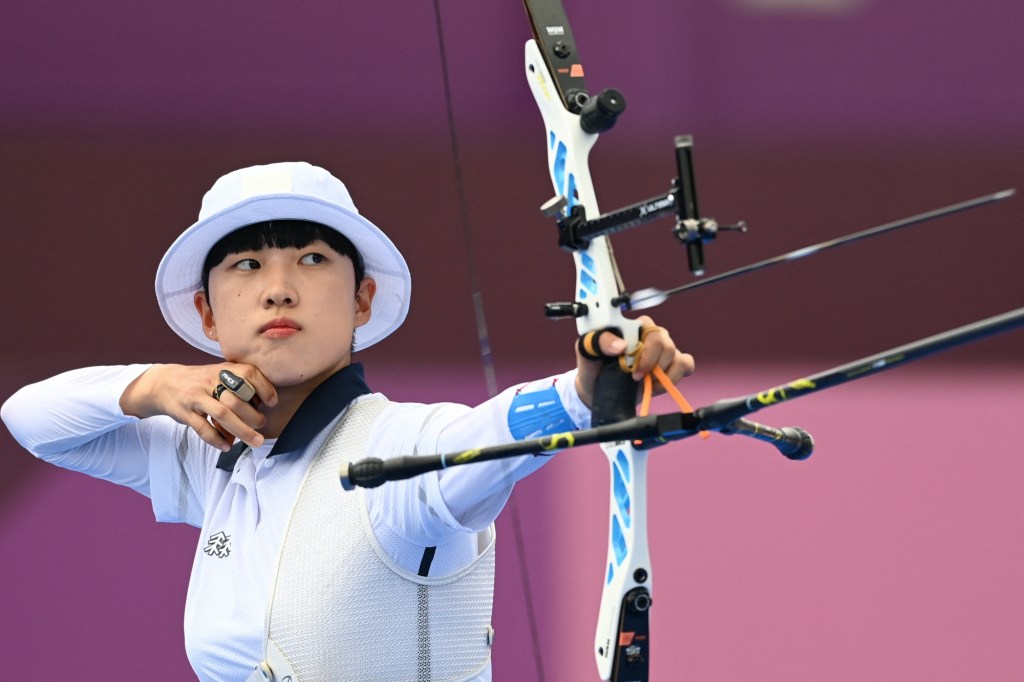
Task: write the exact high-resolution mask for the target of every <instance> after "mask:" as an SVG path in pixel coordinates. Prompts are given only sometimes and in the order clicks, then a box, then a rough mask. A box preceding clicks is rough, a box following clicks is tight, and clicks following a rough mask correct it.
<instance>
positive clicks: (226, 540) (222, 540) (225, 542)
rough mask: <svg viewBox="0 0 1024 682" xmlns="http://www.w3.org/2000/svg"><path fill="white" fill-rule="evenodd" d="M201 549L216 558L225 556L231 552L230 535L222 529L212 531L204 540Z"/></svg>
mask: <svg viewBox="0 0 1024 682" xmlns="http://www.w3.org/2000/svg"><path fill="white" fill-rule="evenodd" d="M203 551H204V552H206V553H207V554H209V555H210V556H215V557H217V558H218V559H223V558H225V557H227V555H228V554H231V536H230V535H228V534H227V533H225V532H224V531H219V532H217V533H214V534H213V535H211V536H210V539H209V540H207V541H206V547H204V548H203Z"/></svg>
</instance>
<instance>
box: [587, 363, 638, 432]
mask: <svg viewBox="0 0 1024 682" xmlns="http://www.w3.org/2000/svg"><path fill="white" fill-rule="evenodd" d="M591 412H592V413H593V415H592V417H591V421H592V422H593V425H594V426H604V425H605V424H614V423H616V422H620V421H623V420H626V419H632V418H633V417H635V416H636V382H635V381H633V377H632V376H631V375H630V374H629V373H628V372H624V371H622V368H621V367H620V366H619V358H618V357H614V358H605V359H604V364H602V365H601V371H600V373H599V374H598V375H597V382H596V383H595V384H594V404H593V405H592V406H591Z"/></svg>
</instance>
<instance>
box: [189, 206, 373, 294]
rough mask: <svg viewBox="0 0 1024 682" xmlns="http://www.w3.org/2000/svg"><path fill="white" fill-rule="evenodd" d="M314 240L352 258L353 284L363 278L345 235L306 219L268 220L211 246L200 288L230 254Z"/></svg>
mask: <svg viewBox="0 0 1024 682" xmlns="http://www.w3.org/2000/svg"><path fill="white" fill-rule="evenodd" d="M317 241H320V242H324V243H325V244H327V245H328V246H329V247H331V249H333V250H334V251H337V252H338V253H339V254H341V255H342V256H346V257H347V258H348V259H349V260H351V261H352V267H353V269H354V270H355V275H356V286H358V285H359V283H360V282H362V281H363V276H364V274H365V269H364V267H363V259H362V257H361V256H360V255H359V252H358V251H356V247H355V246H353V245H352V242H350V241H349V240H348V237H346V236H345V235H343V234H341V233H340V232H338V231H337V230H335V229H333V228H330V227H327V226H326V225H321V224H320V223H314V222H311V221H308V220H268V221H265V222H262V223H254V224H252V225H247V226H246V227H241V228H239V229H237V230H235V231H234V232H231V233H230V234H228V235H226V236H225V237H224V238H223V239H221V240H220V241H219V242H217V243H216V244H214V245H213V248H211V249H210V252H209V253H208V254H207V255H206V260H205V261H204V262H203V289H204V290H209V284H210V270H212V269H213V268H215V267H217V266H218V265H220V263H221V262H222V261H223V260H224V259H225V258H227V257H228V256H230V255H232V254H236V253H242V252H243V251H259V250H260V249H265V248H271V249H302V248H305V247H307V246H309V245H310V244H312V243H313V242H317Z"/></svg>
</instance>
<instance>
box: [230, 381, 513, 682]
mask: <svg viewBox="0 0 1024 682" xmlns="http://www.w3.org/2000/svg"><path fill="white" fill-rule="evenodd" d="M388 404H389V403H388V401H387V400H383V399H375V400H362V401H359V402H357V403H356V404H354V405H352V406H351V407H350V408H349V410H348V413H347V414H346V415H345V416H344V417H343V418H342V419H341V421H340V422H339V424H338V426H337V427H336V428H335V431H334V432H333V433H332V434H331V436H330V437H329V438H328V439H327V441H326V443H325V444H324V446H323V448H322V449H321V450H320V452H319V453H317V456H316V457H315V459H314V460H313V462H312V464H311V465H310V469H309V471H308V472H307V474H306V479H305V481H304V482H303V484H302V487H301V489H300V492H299V496H298V499H297V501H296V503H295V508H294V510H293V511H292V515H291V519H290V521H289V525H288V529H287V531H286V534H285V539H284V543H283V547H282V550H281V556H280V559H279V562H278V568H277V575H276V578H275V581H274V587H273V593H272V595H271V598H270V608H269V611H268V614H267V627H266V631H267V646H266V653H265V659H264V661H263V662H261V663H260V664H258V665H257V666H256V670H255V671H254V672H253V674H252V675H251V676H250V678H249V682H316V681H329V682H345V681H349V680H351V681H352V682H366V681H368V680H394V681H396V682H397V681H399V680H401V681H405V680H408V681H410V682H419V681H427V680H431V681H445V682H458V681H461V680H471V679H473V678H474V677H476V676H478V675H479V674H481V673H482V672H483V670H484V668H485V667H486V665H487V663H488V661H489V660H490V641H491V633H492V630H491V626H490V622H491V605H492V600H493V594H494V532H493V527H492V529H490V530H488V531H485V532H483V533H481V534H480V542H479V543H478V544H479V546H480V553H479V554H478V555H477V557H476V558H475V559H474V560H473V561H471V562H470V563H469V564H468V565H467V566H465V567H463V568H461V569H459V570H458V571H456V572H455V573H452V574H450V575H446V576H442V577H436V578H435V577H424V576H420V575H417V574H415V573H411V572H409V571H406V570H404V569H403V568H401V567H400V566H398V565H397V564H395V563H394V562H393V561H392V560H391V558H390V557H388V555H387V554H386V553H385V552H384V551H383V549H382V548H381V546H380V544H379V542H378V541H377V538H376V537H375V536H374V533H373V529H372V528H371V526H370V518H369V512H368V511H367V507H366V497H365V493H364V491H362V490H359V491H358V492H344V491H343V490H342V489H341V486H340V485H339V483H338V470H339V467H340V466H341V465H342V464H343V463H344V462H348V461H351V460H354V459H359V458H361V457H364V456H366V454H367V453H366V444H367V441H368V439H369V436H370V431H371V429H372V427H373V425H374V423H375V422H376V420H377V418H378V417H379V416H380V414H381V413H382V412H383V411H384V409H385V408H386V407H387V406H388Z"/></svg>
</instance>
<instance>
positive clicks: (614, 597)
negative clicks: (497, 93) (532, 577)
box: [526, 40, 651, 680]
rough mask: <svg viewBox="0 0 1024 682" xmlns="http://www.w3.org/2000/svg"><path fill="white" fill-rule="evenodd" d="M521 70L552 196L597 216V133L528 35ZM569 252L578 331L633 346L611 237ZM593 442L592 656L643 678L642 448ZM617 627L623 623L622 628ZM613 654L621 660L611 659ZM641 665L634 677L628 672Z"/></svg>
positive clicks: (609, 668)
mask: <svg viewBox="0 0 1024 682" xmlns="http://www.w3.org/2000/svg"><path fill="white" fill-rule="evenodd" d="M526 76H527V80H528V82H529V84H530V89H531V91H532V92H533V95H534V98H535V100H536V101H537V106H538V108H539V109H540V112H541V115H542V117H543V119H544V125H545V127H546V131H547V142H548V169H549V171H550V174H551V182H552V185H553V186H554V189H555V193H556V195H559V196H562V197H564V198H565V200H566V202H567V205H566V207H565V211H566V212H568V211H569V210H571V209H572V207H573V206H574V205H576V204H579V205H581V206H582V207H583V208H584V209H585V210H586V213H587V215H591V216H597V215H600V211H599V210H598V206H597V198H596V196H595V193H594V187H593V183H592V181H591V178H590V170H589V167H588V157H589V154H590V150H591V149H592V148H593V146H594V143H595V142H596V141H597V138H598V135H597V134H591V133H586V132H584V131H583V129H582V128H581V127H580V122H579V116H578V115H577V114H574V113H572V112H570V111H569V110H568V109H566V107H565V106H564V104H563V103H562V101H561V99H560V97H559V94H558V90H557V88H556V87H555V85H554V81H553V79H552V77H551V74H550V72H549V70H548V68H547V65H546V63H545V61H544V58H543V55H542V54H541V52H540V49H539V48H538V46H537V44H536V42H535V41H533V40H530V41H528V42H527V43H526ZM573 258H574V260H575V263H576V301H577V302H578V303H581V304H584V305H585V306H586V311H587V312H586V314H584V315H582V316H580V317H577V319H576V328H577V331H578V332H579V333H580V334H581V335H582V334H585V333H587V332H589V331H593V330H597V329H605V328H608V327H613V328H617V329H619V330H621V332H622V334H623V338H625V340H626V341H627V343H628V344H629V351H630V352H633V351H635V350H636V349H637V347H638V344H639V341H640V324H639V323H638V322H637V321H635V320H629V319H627V318H625V317H623V316H622V313H621V311H620V309H619V307H618V306H616V305H614V304H613V303H612V300H613V299H615V298H616V297H618V296H619V295H620V294H621V291H622V286H621V283H620V279H619V275H618V269H617V267H616V266H615V260H614V256H613V254H612V250H611V243H610V242H609V241H608V239H607V238H606V237H597V238H595V239H593V240H591V242H590V244H589V245H588V246H587V248H585V249H581V250H574V251H573ZM614 371H618V370H617V369H616V370H614ZM601 449H602V450H603V451H604V453H605V455H606V456H607V457H608V462H609V467H610V472H611V504H610V505H609V543H608V561H607V564H606V573H605V576H604V591H603V592H602V596H601V607H600V612H599V617H598V624H597V632H596V635H595V640H594V656H595V660H596V663H597V668H598V674H599V675H600V677H601V679H602V680H608V679H619V674H618V670H620V669H622V668H623V667H624V666H626V665H627V660H626V659H627V658H628V659H629V661H628V665H629V669H630V672H631V678H632V679H647V661H648V660H649V648H648V647H649V642H650V639H649V631H648V617H647V615H648V614H647V609H646V606H647V605H649V604H650V589H651V569H650V560H649V554H648V550H647V513H646V499H647V498H646V489H647V452H645V451H641V450H636V449H635V448H634V447H633V446H632V444H631V443H630V442H628V441H622V442H616V443H606V444H602V446H601ZM637 590H641V591H642V592H641V593H640V597H641V600H640V604H639V606H640V607H641V608H636V607H634V608H631V609H625V613H624V603H625V600H626V599H627V595H630V593H633V594H632V595H631V603H635V602H636V599H635V597H636V596H637V592H635V591H637ZM624 616H625V617H624ZM623 626H625V627H626V628H628V629H625V630H623ZM617 654H618V656H617ZM617 658H618V659H622V660H618V661H617V660H616V659H617ZM641 670H642V676H639V677H632V675H633V674H634V673H638V672H641ZM613 674H614V675H615V677H614V678H613Z"/></svg>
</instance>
